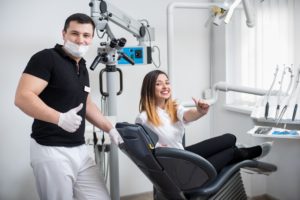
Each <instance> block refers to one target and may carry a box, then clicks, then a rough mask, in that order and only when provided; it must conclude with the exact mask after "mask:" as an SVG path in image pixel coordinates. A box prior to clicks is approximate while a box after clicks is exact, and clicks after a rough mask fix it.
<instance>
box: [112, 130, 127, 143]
mask: <svg viewBox="0 0 300 200" xmlns="http://www.w3.org/2000/svg"><path fill="white" fill-rule="evenodd" d="M109 137H110V140H111V141H112V142H113V143H115V144H116V145H119V144H122V143H124V141H123V139H122V137H121V136H120V133H119V132H118V131H117V129H115V128H112V129H111V130H110V131H109Z"/></svg>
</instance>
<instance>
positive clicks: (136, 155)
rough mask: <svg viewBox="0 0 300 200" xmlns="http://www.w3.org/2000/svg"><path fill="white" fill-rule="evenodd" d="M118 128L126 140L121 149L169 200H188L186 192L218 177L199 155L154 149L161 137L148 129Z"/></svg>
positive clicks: (132, 126)
mask: <svg viewBox="0 0 300 200" xmlns="http://www.w3.org/2000/svg"><path fill="white" fill-rule="evenodd" d="M116 128H117V129H118V131H119V133H120V135H121V136H122V138H123V140H124V143H123V144H122V145H120V149H121V150H122V151H123V152H124V153H125V154H126V155H127V156H128V157H129V158H130V159H131V160H132V161H133V162H134V163H135V164H136V165H137V166H138V167H139V168H140V170H141V171H142V172H143V173H144V174H145V175H146V176H147V177H148V178H149V179H150V181H151V182H152V183H153V185H154V187H155V188H156V189H157V190H158V192H159V193H160V195H163V196H165V197H167V198H168V199H185V197H184V191H185V190H190V189H195V188H198V187H201V186H202V185H203V184H205V183H207V182H208V181H209V180H211V179H213V178H214V177H215V176H216V171H215V169H214V168H213V166H212V165H211V164H210V163H209V162H208V161H206V160H205V159H203V158H202V157H200V156H198V155H196V154H193V153H191V152H187V151H184V150H180V149H174V148H157V149H155V148H154V147H155V144H156V143H157V141H158V136H157V135H156V134H155V133H154V132H153V131H151V130H150V129H149V128H147V127H146V126H142V125H140V124H129V123H126V122H124V123H117V125H116Z"/></svg>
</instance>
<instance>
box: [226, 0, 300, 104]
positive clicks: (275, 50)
mask: <svg viewBox="0 0 300 200" xmlns="http://www.w3.org/2000/svg"><path fill="white" fill-rule="evenodd" d="M252 3H253V4H252V6H253V9H254V11H255V12H254V13H255V19H256V25H255V27H254V28H249V27H247V25H246V23H245V21H246V19H245V15H244V12H243V9H240V11H237V12H236V13H235V14H234V16H233V19H232V21H231V22H230V23H229V24H228V27H227V39H226V40H227V43H226V48H227V49H226V54H227V55H226V58H227V63H226V64H227V65H226V66H227V72H228V73H227V77H226V78H227V80H226V81H227V82H229V83H232V84H236V85H243V86H249V87H255V88H262V89H268V88H269V87H270V85H271V83H272V80H273V74H274V72H275V68H276V66H279V68H280V72H281V70H283V68H284V65H285V66H291V67H292V68H296V67H295V65H294V62H295V52H294V49H295V47H294V44H295V41H294V26H295V23H294V0H264V1H263V2H261V1H260V0H253V1H252ZM287 82H288V81H286V82H285V83H287ZM255 101H256V96H254V95H247V94H239V93H235V94H234V93H232V94H230V93H229V94H228V95H227V103H229V104H238V105H240V104H246V105H253V104H254V103H255Z"/></svg>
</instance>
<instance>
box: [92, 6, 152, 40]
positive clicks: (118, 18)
mask: <svg viewBox="0 0 300 200" xmlns="http://www.w3.org/2000/svg"><path fill="white" fill-rule="evenodd" d="M89 5H90V7H91V17H92V18H93V20H94V22H95V25H96V30H99V31H107V34H108V36H109V37H110V38H113V37H114V36H113V34H112V32H111V31H109V30H110V29H109V26H108V22H109V21H111V22H113V23H114V24H116V25H118V26H119V27H121V28H123V29H125V30H126V31H128V32H130V33H131V34H132V35H133V36H134V37H136V38H137V40H138V41H140V42H141V41H146V40H147V38H145V36H146V33H148V34H153V32H151V31H149V30H147V29H149V27H147V26H146V25H145V24H143V23H142V22H141V21H143V20H140V21H139V20H135V19H133V18H132V17H130V16H129V15H127V14H126V13H124V12H123V11H121V10H120V9H118V8H116V7H115V6H113V5H112V4H110V3H108V2H107V1H104V0H91V2H90V4H89ZM147 25H148V24H147ZM107 29H108V30H107ZM153 38H154V36H153V37H151V36H149V40H152V39H153Z"/></svg>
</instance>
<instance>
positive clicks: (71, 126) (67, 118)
mask: <svg viewBox="0 0 300 200" xmlns="http://www.w3.org/2000/svg"><path fill="white" fill-rule="evenodd" d="M82 107H83V104H82V103H81V104H79V106H77V107H76V108H73V109H71V110H69V111H68V112H65V113H60V114H59V120H58V124H57V125H58V126H59V127H61V128H62V129H64V130H65V131H68V132H70V133H74V132H75V131H76V130H77V129H78V128H79V126H80V124H81V121H82V117H81V116H80V115H78V114H77V113H78V112H79V111H80V110H81V109H82Z"/></svg>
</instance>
